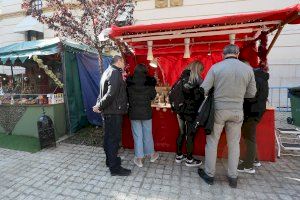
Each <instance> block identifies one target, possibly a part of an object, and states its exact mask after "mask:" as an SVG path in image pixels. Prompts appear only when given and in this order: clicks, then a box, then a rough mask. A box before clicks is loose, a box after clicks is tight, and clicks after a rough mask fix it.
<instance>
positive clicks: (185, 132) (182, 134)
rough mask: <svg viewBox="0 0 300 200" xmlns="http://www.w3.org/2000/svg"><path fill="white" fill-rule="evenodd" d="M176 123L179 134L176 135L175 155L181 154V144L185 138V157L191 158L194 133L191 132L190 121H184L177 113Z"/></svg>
mask: <svg viewBox="0 0 300 200" xmlns="http://www.w3.org/2000/svg"><path fill="white" fill-rule="evenodd" d="M177 119H178V124H179V135H178V137H177V152H176V153H177V155H182V146H183V143H184V140H185V139H186V151H187V158H188V159H189V160H191V159H192V158H193V150H194V138H195V133H193V132H192V131H191V129H190V127H191V126H192V124H193V123H192V122H189V121H184V120H183V119H181V118H180V117H179V115H177Z"/></svg>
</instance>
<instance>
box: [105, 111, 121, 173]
mask: <svg viewBox="0 0 300 200" xmlns="http://www.w3.org/2000/svg"><path fill="white" fill-rule="evenodd" d="M102 118H103V127H104V129H103V130H104V143H103V145H104V151H105V155H106V165H107V166H108V167H109V169H110V171H116V170H118V169H119V168H120V166H121V159H120V158H119V157H118V150H119V143H120V141H121V133H122V122H123V116H122V115H102Z"/></svg>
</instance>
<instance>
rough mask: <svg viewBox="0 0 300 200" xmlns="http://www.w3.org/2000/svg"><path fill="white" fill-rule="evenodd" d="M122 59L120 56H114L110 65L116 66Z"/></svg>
mask: <svg viewBox="0 0 300 200" xmlns="http://www.w3.org/2000/svg"><path fill="white" fill-rule="evenodd" d="M121 59H123V57H122V56H119V55H115V56H114V57H113V59H112V61H111V64H116V63H117V62H118V61H119V60H121Z"/></svg>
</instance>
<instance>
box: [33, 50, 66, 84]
mask: <svg viewBox="0 0 300 200" xmlns="http://www.w3.org/2000/svg"><path fill="white" fill-rule="evenodd" d="M32 59H33V60H34V61H35V62H36V63H37V64H38V66H39V68H41V69H43V70H44V71H45V74H47V75H48V76H49V77H50V78H51V79H52V80H53V82H54V83H55V84H56V85H57V86H58V87H59V88H63V87H64V84H62V82H60V80H59V79H58V78H57V77H56V76H55V74H54V73H53V72H52V71H51V70H49V69H48V66H47V65H44V63H43V60H42V59H39V58H38V57H37V56H36V55H34V56H32Z"/></svg>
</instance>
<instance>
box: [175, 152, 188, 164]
mask: <svg viewBox="0 0 300 200" xmlns="http://www.w3.org/2000/svg"><path fill="white" fill-rule="evenodd" d="M185 160H186V155H183V154H181V155H176V157H175V162H176V163H181V162H182V161H185Z"/></svg>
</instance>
